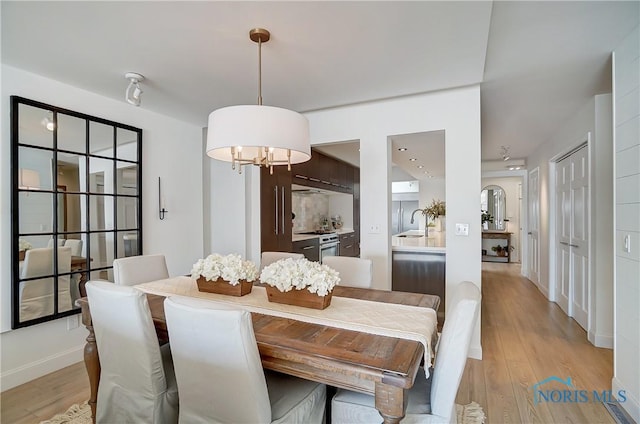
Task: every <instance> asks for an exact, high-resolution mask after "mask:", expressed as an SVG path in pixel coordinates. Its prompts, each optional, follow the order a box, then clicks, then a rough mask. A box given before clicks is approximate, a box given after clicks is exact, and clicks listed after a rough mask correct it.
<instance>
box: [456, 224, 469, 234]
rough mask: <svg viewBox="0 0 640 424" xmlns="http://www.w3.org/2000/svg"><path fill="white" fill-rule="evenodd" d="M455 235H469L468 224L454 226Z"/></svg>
mask: <svg viewBox="0 0 640 424" xmlns="http://www.w3.org/2000/svg"><path fill="white" fill-rule="evenodd" d="M456 235H457V236H468V235H469V224H456Z"/></svg>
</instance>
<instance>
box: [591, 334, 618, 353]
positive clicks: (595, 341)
mask: <svg viewBox="0 0 640 424" xmlns="http://www.w3.org/2000/svg"><path fill="white" fill-rule="evenodd" d="M587 339H588V340H589V342H590V343H591V344H592V345H594V346H595V347H602V348H605V349H613V336H609V335H603V334H595V333H594V332H592V331H589V333H588V335H587Z"/></svg>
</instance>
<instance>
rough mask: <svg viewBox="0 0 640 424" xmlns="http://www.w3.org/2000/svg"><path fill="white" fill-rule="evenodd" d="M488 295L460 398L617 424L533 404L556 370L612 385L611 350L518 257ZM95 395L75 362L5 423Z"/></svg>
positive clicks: (493, 272) (9, 398)
mask: <svg viewBox="0 0 640 424" xmlns="http://www.w3.org/2000/svg"><path fill="white" fill-rule="evenodd" d="M482 295H483V298H482V348H483V360H482V361H477V360H472V359H470V360H468V361H467V368H466V370H465V374H464V376H463V379H462V382H461V385H460V390H459V392H458V397H457V399H456V401H457V403H461V404H467V403H469V402H471V401H476V402H478V403H479V404H480V405H481V406H482V407H483V409H484V411H485V413H486V414H487V418H488V419H487V421H486V422H487V423H574V424H578V423H579V424H585V423H614V421H613V419H612V418H611V417H610V416H609V414H608V412H607V411H606V410H605V408H604V407H603V406H602V405H601V404H599V403H593V402H586V403H579V404H569V403H563V404H552V403H540V404H538V405H534V402H533V391H532V388H531V386H532V385H533V384H535V383H536V382H538V381H541V380H543V379H545V378H547V377H550V376H552V375H556V376H558V377H561V378H563V379H565V378H567V377H571V378H572V381H573V384H574V386H575V388H576V389H586V390H589V391H591V390H599V391H602V390H607V389H610V388H611V377H612V374H613V354H612V351H611V350H609V349H598V348H595V347H593V346H592V345H591V344H589V342H588V341H587V336H586V333H585V331H584V330H582V328H580V326H579V325H578V324H576V322H575V321H573V320H572V319H571V318H567V316H566V315H564V313H563V312H562V311H561V310H560V308H559V307H558V306H556V305H555V304H554V303H550V302H547V301H546V299H545V298H544V296H543V295H542V294H541V293H540V292H539V291H538V289H537V288H536V287H535V286H534V285H533V284H532V283H531V282H530V281H528V280H527V279H525V278H523V277H521V276H520V275H519V265H518V264H498V263H483V272H482ZM550 387H553V386H550ZM556 388H560V389H562V387H556ZM88 398H89V389H88V379H87V376H86V372H85V370H84V365H83V364H82V363H79V364H75V365H72V366H70V367H67V368H64V369H62V370H60V371H57V372H55V373H52V374H49V375H47V376H44V377H42V378H39V379H37V380H34V381H32V382H29V383H27V384H24V385H22V386H19V387H16V388H14V389H11V390H8V391H6V392H4V393H2V396H1V397H0V402H1V415H0V422H2V423H12V424H22V423H38V422H40V421H41V420H44V419H47V418H50V417H52V416H53V415H55V414H56V413H60V412H63V411H65V410H66V409H67V408H68V407H69V406H71V405H72V404H74V403H79V402H82V401H84V400H86V399H88Z"/></svg>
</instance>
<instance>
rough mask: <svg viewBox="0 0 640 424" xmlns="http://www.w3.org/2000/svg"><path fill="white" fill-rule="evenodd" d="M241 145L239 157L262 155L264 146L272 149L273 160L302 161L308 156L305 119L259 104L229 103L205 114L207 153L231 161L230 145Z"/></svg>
mask: <svg viewBox="0 0 640 424" xmlns="http://www.w3.org/2000/svg"><path fill="white" fill-rule="evenodd" d="M239 146H240V147H242V150H241V155H242V159H254V158H263V157H264V156H265V153H264V148H265V147H267V148H269V149H273V150H272V151H273V161H274V162H278V161H282V162H284V163H285V164H286V163H287V150H288V149H289V150H291V158H290V163H292V164H293V163H300V162H305V161H307V160H309V159H310V158H311V145H310V140H309V121H308V120H307V118H306V117H304V116H302V115H301V114H299V113H297V112H294V111H291V110H288V109H283V108H279V107H273V106H263V105H241V106H229V107H225V108H222V109H218V110H215V111H213V112H211V114H210V115H209V128H208V132H207V155H208V156H210V157H212V158H214V159H218V160H223V161H226V162H231V161H232V160H233V156H232V153H231V148H232V147H234V148H236V157H237V155H238V152H237V148H238V147H239Z"/></svg>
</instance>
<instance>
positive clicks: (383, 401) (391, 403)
mask: <svg viewBox="0 0 640 424" xmlns="http://www.w3.org/2000/svg"><path fill="white" fill-rule="evenodd" d="M408 399H409V395H408V392H407V390H405V389H403V388H401V387H397V386H392V385H390V384H384V383H376V393H375V402H376V409H377V410H378V412H380V415H382V419H383V422H384V424H397V423H399V422H400V420H401V419H402V418H404V415H405V411H406V410H407V401H408Z"/></svg>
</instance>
